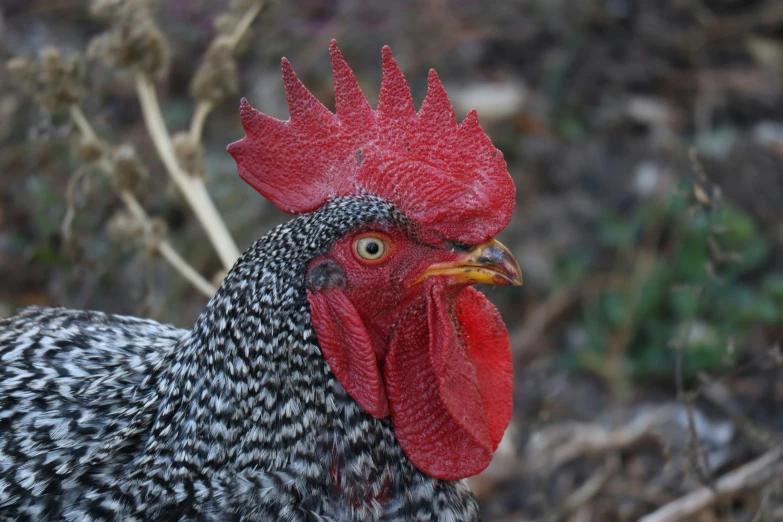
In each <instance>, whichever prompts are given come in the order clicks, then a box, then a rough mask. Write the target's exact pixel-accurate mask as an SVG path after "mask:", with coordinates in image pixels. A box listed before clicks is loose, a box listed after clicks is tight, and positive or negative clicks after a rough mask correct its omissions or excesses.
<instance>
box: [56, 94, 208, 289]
mask: <svg viewBox="0 0 783 522" xmlns="http://www.w3.org/2000/svg"><path fill="white" fill-rule="evenodd" d="M70 115H71V120H72V121H73V123H74V125H76V128H77V129H78V130H79V132H80V133H81V134H82V136H83V137H84V138H85V139H90V140H97V135H96V134H95V131H94V130H93V128H92V125H90V122H89V121H87V117H86V116H85V115H84V112H82V109H81V107H79V106H78V105H71V107H70ZM98 167H99V168H100V169H101V170H102V171H103V172H104V173H106V174H107V175H109V174H111V171H112V165H111V163H110V161H109V160H108V159H107V158H106V157H105V156H104V157H102V158H101V159H100V160H99V161H98ZM75 177H76V176H74V178H75ZM74 178H71V181H70V182H69V192H70V188H71V186H72V185H75V184H76V181H78V179H77V180H76V181H74ZM120 199H121V200H122V202H123V203H124V204H125V206H126V208H127V209H128V212H130V214H131V215H132V216H133V217H134V218H135V219H136V220H137V221H138V222H139V224H141V225H142V227H143V228H144V230H145V231H149V230H150V229H151V227H152V225H151V221H150V218H149V216H148V215H147V213H146V211H145V210H144V208H143V207H142V206H141V204H140V203H139V201H138V200H137V199H136V196H135V195H133V193H132V192H130V191H128V190H123V191H120ZM71 210H72V208H71V207H70V206H69V211H68V213H67V214H66V218H65V220H64V221H63V227H64V231H65V230H66V229H65V227H66V226H67V227H68V230H69V229H70V222H71V221H72V220H73V216H72V215H71V214H72V213H71ZM64 235H65V234H64ZM154 246H155V248H156V250H157V251H158V252H159V253H160V255H161V256H162V257H163V258H164V259H165V260H166V261H168V262H169V264H170V265H171V266H172V267H173V268H174V269H175V270H176V271H177V272H179V273H180V274H181V275H182V276H183V277H184V278H185V279H187V280H188V281H189V282H190V283H191V284H192V285H193V286H195V287H196V288H197V289H198V290H199V291H200V292H201V293H203V294H204V295H206V296H207V297H212V296H213V295H215V292H216V291H217V288H215V286H214V285H212V284H211V283H210V282H209V281H207V280H206V279H205V278H204V277H203V276H202V275H201V274H199V273H198V272H197V271H196V270H195V269H194V268H193V267H192V266H190V264H188V262H187V261H185V259H183V258H182V256H180V255H179V253H177V251H176V250H174V248H173V247H172V246H171V244H170V243H169V242H168V241H166V240H161V241H159V242H158V243H157V244H156V245H154Z"/></svg>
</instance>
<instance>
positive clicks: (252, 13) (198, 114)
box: [190, 1, 264, 142]
mask: <svg viewBox="0 0 783 522" xmlns="http://www.w3.org/2000/svg"><path fill="white" fill-rule="evenodd" d="M262 9H264V2H263V1H258V2H256V3H255V4H253V5H252V6H251V7H250V9H248V10H247V11H245V14H244V15H242V18H241V19H240V20H239V22H238V23H237V25H236V27H235V28H234V31H233V32H232V33H231V34H230V35H229V36H228V37H227V38H228V45H229V47H230V49H231V51H232V52H233V51H234V50H235V49H236V47H237V45H239V41H240V40H241V39H242V37H243V36H245V33H247V31H248V29H250V26H251V25H252V24H253V20H255V19H256V17H257V16H258V15H259V13H260V12H261V10H262ZM213 108H214V105H213V103H212V102H210V101H206V100H202V101H199V102H198V103H197V104H196V108H195V110H194V111H193V118H192V119H191V121H190V137H191V138H192V139H193V141H194V142H199V141H201V134H202V131H203V130H204V122H205V121H206V120H207V116H208V115H209V113H210V112H211V111H212V109H213Z"/></svg>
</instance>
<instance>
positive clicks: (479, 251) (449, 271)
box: [411, 239, 522, 286]
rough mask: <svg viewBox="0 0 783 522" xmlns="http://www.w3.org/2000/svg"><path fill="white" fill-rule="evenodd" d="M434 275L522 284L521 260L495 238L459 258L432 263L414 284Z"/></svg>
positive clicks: (505, 283)
mask: <svg viewBox="0 0 783 522" xmlns="http://www.w3.org/2000/svg"><path fill="white" fill-rule="evenodd" d="M433 276H448V277H450V278H451V279H452V280H453V281H455V282H464V283H486V284H489V285H497V286H519V285H521V284H522V270H520V268H519V263H517V260H516V259H515V258H514V256H513V255H512V254H511V252H509V250H508V248H506V247H505V246H503V245H502V244H501V243H500V242H499V241H495V240H494V239H490V240H489V241H487V242H486V243H484V244H481V245H478V246H477V247H475V248H473V249H471V250H469V251H468V252H465V253H464V254H463V255H462V256H460V258H459V259H456V260H454V261H449V262H448V263H437V264H434V265H431V266H430V267H429V268H427V269H426V270H425V271H424V272H423V273H422V274H421V275H420V276H419V277H418V278H417V279H416V280H415V281H414V282H413V283H412V285H411V286H413V285H415V284H418V283H421V282H422V281H424V279H426V278H428V277H433Z"/></svg>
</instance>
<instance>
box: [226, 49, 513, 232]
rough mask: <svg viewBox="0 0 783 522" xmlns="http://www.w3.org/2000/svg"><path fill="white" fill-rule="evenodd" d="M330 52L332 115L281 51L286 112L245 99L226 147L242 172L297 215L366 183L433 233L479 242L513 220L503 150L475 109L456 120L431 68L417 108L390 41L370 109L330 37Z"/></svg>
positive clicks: (367, 189) (364, 188)
mask: <svg viewBox="0 0 783 522" xmlns="http://www.w3.org/2000/svg"><path fill="white" fill-rule="evenodd" d="M329 53H330V55H331V59H332V71H333V75H334V91H335V102H336V114H332V112H331V111H329V110H328V109H327V108H326V107H324V106H323V105H321V103H320V102H319V101H318V100H317V99H316V98H315V97H314V96H313V95H312V94H311V93H310V91H308V90H307V88H306V87H305V86H304V85H302V82H301V81H299V78H298V77H297V76H296V73H294V70H293V68H292V67H291V64H290V62H289V61H288V60H286V59H285V58H283V63H282V68H283V82H284V83H285V92H286V98H287V99H288V109H289V113H290V119H289V120H288V121H280V120H277V119H275V118H272V117H270V116H267V115H266V114H263V113H261V112H258V111H257V110H255V109H253V108H252V107H251V106H250V104H249V103H247V101H246V100H242V104H241V107H240V114H241V116H242V125H243V127H244V128H245V133H246V136H245V137H244V138H243V139H241V140H239V141H237V142H235V143H232V144H231V145H229V146H228V151H229V153H231V155H232V156H234V159H235V160H236V162H237V165H238V167H239V175H240V176H241V177H242V179H244V180H245V181H246V182H247V183H249V184H250V185H251V186H252V187H253V188H255V189H256V190H257V191H258V192H260V193H261V194H263V195H264V196H265V197H266V198H267V199H269V200H270V201H271V202H272V203H274V204H275V205H276V206H277V207H278V208H280V209H281V210H283V211H284V212H288V213H291V214H296V213H302V212H310V211H312V210H315V209H317V208H318V207H320V206H321V205H323V204H324V203H326V202H327V201H328V200H329V199H330V198H333V197H336V196H346V195H349V194H355V193H358V192H368V193H370V194H375V195H377V196H380V197H383V198H386V199H388V200H390V201H392V202H393V203H395V204H396V205H397V206H398V207H399V208H400V210H402V211H403V212H404V213H405V214H406V215H407V216H408V217H409V218H410V219H412V220H413V221H414V222H415V223H417V224H418V225H420V227H421V232H422V233H424V234H425V235H426V236H429V237H433V238H434V237H441V238H445V239H451V240H454V241H460V242H464V243H478V242H481V241H484V240H486V239H489V238H490V237H492V236H494V235H495V234H496V233H498V232H499V231H500V230H502V229H503V228H504V227H505V226H506V225H507V224H508V222H509V220H510V218H511V212H512V210H513V208H514V197H515V188H514V183H513V182H512V180H511V177H510V176H509V175H508V171H507V170H506V162H505V161H504V160H503V154H502V153H501V152H500V151H499V150H497V149H496V148H495V147H494V146H493V145H492V142H490V140H489V138H488V137H487V135H486V134H484V131H483V130H482V129H481V126H480V125H479V123H478V116H477V114H476V111H475V110H473V111H471V112H469V113H468V115H467V117H466V118H465V120H464V121H463V122H462V123H460V124H457V121H456V118H455V116H454V109H453V107H452V106H451V103H450V102H449V99H448V96H447V95H446V91H445V90H444V88H443V85H442V84H441V82H440V80H439V79H438V75H437V74H436V73H435V71H433V70H431V71H430V73H429V77H428V89H427V96H426V98H425V99H424V103H423V104H422V106H421V109H420V110H419V111H418V112H416V110H415V108H414V106H413V98H412V97H411V93H410V89H409V88H408V84H407V83H406V81H405V77H404V76H403V74H402V71H400V68H399V66H398V65H397V62H396V61H395V60H394V58H393V57H392V54H391V50H390V49H389V48H388V47H384V48H383V80H382V83H381V94H380V98H379V101H378V109H377V110H373V109H372V107H370V104H369V103H368V101H367V99H366V98H365V97H364V95H363V94H362V91H361V89H360V88H359V83H358V82H357V81H356V77H355V76H354V74H353V72H352V71H351V69H350V68H349V67H348V64H347V63H346V62H345V60H344V59H343V56H342V54H341V53H340V50H339V49H338V48H337V43H336V42H335V41H334V40H332V42H331V45H330V47H329Z"/></svg>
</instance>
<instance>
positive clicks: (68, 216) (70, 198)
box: [60, 165, 90, 245]
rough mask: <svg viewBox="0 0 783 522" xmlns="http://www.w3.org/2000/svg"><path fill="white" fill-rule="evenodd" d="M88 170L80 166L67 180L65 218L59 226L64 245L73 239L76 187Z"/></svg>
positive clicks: (84, 166)
mask: <svg viewBox="0 0 783 522" xmlns="http://www.w3.org/2000/svg"><path fill="white" fill-rule="evenodd" d="M89 172H90V170H89V169H88V168H87V166H86V165H82V166H81V167H79V168H78V169H76V172H74V173H73V175H72V176H71V178H70V179H69V180H68V186H67V187H66V188H65V200H66V201H67V203H68V206H67V209H66V211H65V217H64V218H63V222H62V225H60V232H61V233H62V235H63V239H64V240H65V244H66V245H70V244H71V238H72V237H73V229H72V225H73V220H74V218H75V217H76V201H75V200H76V187H77V185H78V184H79V182H80V181H81V180H82V179H83V178H84V176H86V175H87V174H88V173H89Z"/></svg>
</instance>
